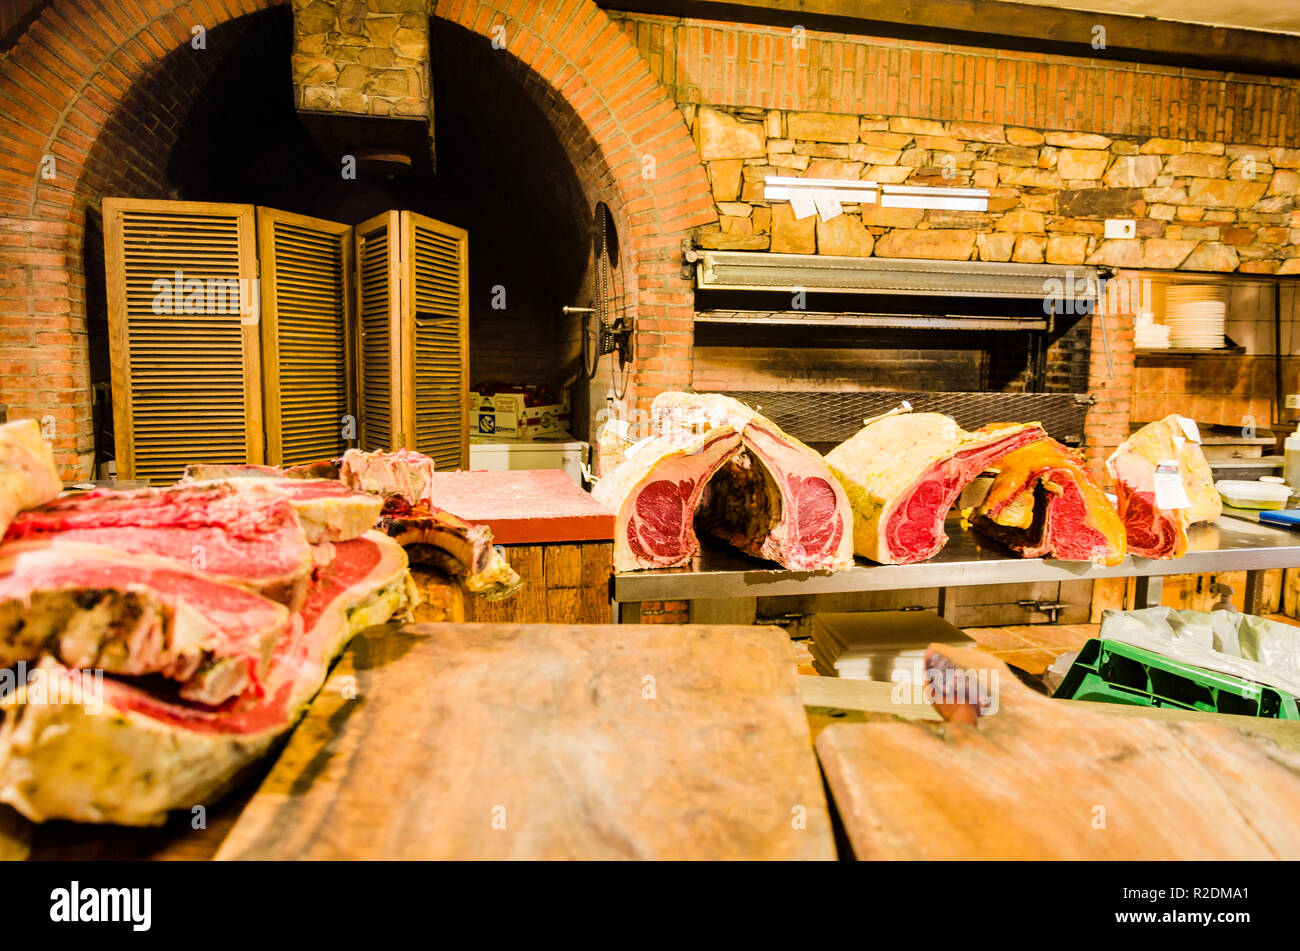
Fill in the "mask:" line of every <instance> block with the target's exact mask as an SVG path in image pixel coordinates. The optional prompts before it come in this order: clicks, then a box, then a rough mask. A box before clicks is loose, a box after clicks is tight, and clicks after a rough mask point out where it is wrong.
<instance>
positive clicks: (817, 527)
mask: <svg viewBox="0 0 1300 951" xmlns="http://www.w3.org/2000/svg"><path fill="white" fill-rule="evenodd" d="M651 414H652V416H653V418H654V421H655V426H656V428H657V429H658V431H659V433H660V434H661V435H671V434H673V433H675V432H682V431H685V432H707V431H709V430H710V429H712V428H714V427H716V426H729V427H730V428H732V429H734V430H736V431H737V432H739V433H740V434H741V445H742V449H741V451H740V452H737V453H736V454H734V455H733V456H731V457H730V458H728V459H727V460H726V461H725V462H724V463H723V465H722V467H721V468H720V469H718V471H717V473H716V474H715V475H714V476H713V478H712V479H710V480H709V483H708V485H707V486H706V488H705V490H704V498H703V502H702V505H701V508H700V512H699V525H700V526H702V527H703V528H705V529H707V530H708V531H709V533H710V534H713V535H716V536H717V537H719V538H721V539H723V540H724V541H726V542H728V543H729V544H731V545H734V546H735V547H737V548H739V549H740V550H741V551H744V552H746V553H748V554H750V555H753V556H755V557H757V558H769V559H771V560H772V561H775V562H776V563H777V564H779V565H781V566H782V567H783V568H788V569H791V570H793V571H817V570H830V571H834V570H837V569H841V568H852V567H853V510H852V509H851V508H850V507H849V500H848V497H847V496H846V495H845V494H844V489H843V487H842V486H841V485H840V483H839V481H838V480H837V479H836V478H835V477H834V476H833V475H831V471H830V468H829V467H828V466H827V465H826V460H825V459H823V458H822V456H821V454H820V453H818V452H815V451H814V450H812V449H809V448H808V447H807V446H805V445H804V444H803V443H801V442H800V441H799V440H797V439H795V438H794V437H793V436H790V435H787V434H786V433H784V432H782V431H781V429H780V428H779V427H778V426H777V425H776V424H775V423H773V422H772V421H771V420H770V419H767V418H766V417H764V416H761V415H760V414H759V413H757V412H755V411H754V410H752V409H750V408H749V407H748V406H746V405H745V404H743V403H741V402H740V401H738V400H734V399H732V398H731V397H729V396H721V395H717V394H696V393H661V394H660V395H659V396H657V397H655V401H654V404H653V406H652V407H651Z"/></svg>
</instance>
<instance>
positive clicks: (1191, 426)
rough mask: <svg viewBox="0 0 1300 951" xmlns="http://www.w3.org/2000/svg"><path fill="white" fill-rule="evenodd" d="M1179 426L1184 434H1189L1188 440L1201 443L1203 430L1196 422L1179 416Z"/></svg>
mask: <svg viewBox="0 0 1300 951" xmlns="http://www.w3.org/2000/svg"><path fill="white" fill-rule="evenodd" d="M1178 425H1179V426H1181V427H1183V432H1184V433H1186V434H1187V438H1188V439H1190V440H1191V441H1192V442H1196V443H1199V442H1200V441H1201V430H1200V429H1199V428H1198V427H1197V425H1196V420H1194V419H1188V418H1187V417H1186V416H1179V417H1178Z"/></svg>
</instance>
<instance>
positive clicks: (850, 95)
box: [617, 14, 1300, 147]
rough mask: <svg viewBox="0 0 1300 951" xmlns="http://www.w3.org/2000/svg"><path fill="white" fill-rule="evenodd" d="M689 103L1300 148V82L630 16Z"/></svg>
mask: <svg viewBox="0 0 1300 951" xmlns="http://www.w3.org/2000/svg"><path fill="white" fill-rule="evenodd" d="M617 16H618V17H619V19H620V21H621V24H622V26H623V29H624V30H626V31H627V33H628V35H629V36H631V37H633V38H634V40H635V42H636V46H637V49H639V50H640V51H641V55H642V56H644V57H645V59H646V61H647V62H648V63H649V64H650V66H651V69H653V70H654V72H655V74H656V75H657V76H659V77H660V78H661V79H662V80H663V82H664V84H665V85H666V86H667V87H668V89H669V92H670V93H671V94H672V95H673V97H674V98H675V99H676V100H677V101H678V102H679V103H698V104H702V105H729V106H759V107H763V108H770V109H797V110H801V111H806V112H838V113H858V114H862V113H868V114H873V115H890V116H912V117H916V118H925V119H941V120H963V121H970V122H996V123H1000V124H1005V125H1016V126H1027V127H1031V128H1036V129H1060V130H1066V131H1080V132H1097V133H1101V134H1103V135H1139V136H1142V135H1146V136H1159V137H1168V138H1181V139H1201V140H1213V141H1218V142H1253V143H1256V144H1259V145H1279V146H1289V147H1294V146H1296V145H1300V80H1295V79H1273V78H1267V77H1260V76H1245V75H1236V74H1232V75H1225V74H1222V73H1214V72H1208V71H1205V70H1193V69H1180V68H1177V67H1170V66H1156V65H1150V64H1145V63H1144V64H1140V65H1139V64H1125V63H1116V62H1113V61H1105V62H1101V61H1097V60H1091V59H1086V58H1083V57H1068V56H1049V55H1046V54H1041V53H1022V52H1016V51H1014V50H986V49H973V48H967V47H960V46H948V45H942V44H936V43H919V42H913V41H907V40H893V39H887V38H882V37H872V36H847V35H844V34H835V33H819V32H814V31H811V30H810V31H807V33H806V34H804V35H803V37H802V42H803V48H802V49H799V48H797V47H796V46H795V45H794V43H793V42H792V41H793V40H794V39H795V34H794V33H793V32H792V30H791V29H789V28H784V27H775V26H756V25H752V24H739V23H719V22H713V21H705V20H681V19H674V18H669V17H651V16H645V15H642V14H618V15H617Z"/></svg>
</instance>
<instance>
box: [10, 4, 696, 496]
mask: <svg viewBox="0 0 1300 951" xmlns="http://www.w3.org/2000/svg"><path fill="white" fill-rule="evenodd" d="M277 5H279V4H275V3H271V2H268V0H221V2H218V0H187V2H177V0H105V2H96V0H54V2H53V3H52V4H51V5H50V6H49V7H48V8H46V9H45V10H43V11H42V13H41V16H40V17H39V19H38V20H37V21H36V22H35V23H34V24H33V25H32V26H31V27H30V28H29V29H28V30H27V31H26V32H25V33H24V34H23V35H22V37H21V38H20V39H19V40H18V42H17V44H16V46H15V47H14V49H13V50H12V52H11V53H10V54H9V55H8V56H7V57H6V58H5V59H4V60H3V61H0V314H2V315H3V316H4V326H3V336H0V401H2V402H5V403H7V404H9V406H10V415H11V416H12V417H14V418H20V417H37V418H44V417H50V418H52V419H53V421H54V424H55V438H54V446H55V451H56V454H57V458H58V461H59V464H60V465H61V467H62V468H63V471H64V474H65V475H66V476H68V477H85V476H87V475H88V474H89V465H90V461H91V455H92V449H93V436H92V433H91V424H90V418H91V406H90V397H89V371H88V358H87V352H86V327H85V320H86V302H85V275H84V274H83V265H82V263H81V261H82V241H83V231H82V228H83V223H84V220H85V216H86V213H87V210H88V209H90V210H93V209H95V208H97V207H98V205H99V203H100V201H101V200H102V198H103V197H104V196H106V195H124V196H131V197H166V187H167V180H166V171H165V170H166V161H167V158H168V156H169V154H170V152H171V148H170V146H171V144H172V143H173V142H174V140H175V136H176V133H177V131H178V130H179V129H180V128H181V127H182V125H183V122H184V118H185V116H186V115H187V114H188V112H189V107H190V105H191V103H190V102H189V101H188V100H187V97H188V96H190V95H192V94H193V92H194V91H195V90H197V89H200V88H202V86H201V83H196V82H195V81H194V80H195V77H193V76H190V75H187V74H186V72H185V69H184V67H183V66H178V65H177V62H178V61H177V60H175V59H169V58H168V57H169V54H171V53H173V52H174V51H176V50H178V49H184V48H186V47H187V44H188V43H189V40H190V36H191V33H190V30H191V27H192V26H193V25H195V24H199V25H202V26H204V27H206V28H207V29H208V30H210V31H211V30H214V28H216V27H219V26H220V25H221V24H223V23H225V22H227V21H230V20H235V19H237V18H239V17H241V16H244V15H247V14H251V13H255V12H257V11H259V10H262V9H264V8H266V7H268V6H277ZM431 10H432V12H433V13H434V14H435V15H436V16H438V17H441V18H443V19H446V20H449V21H452V22H455V23H459V24H460V25H462V26H464V27H465V28H466V29H469V30H472V31H473V32H476V33H478V34H480V35H488V36H490V35H491V32H492V30H493V28H494V27H498V26H500V27H504V28H505V29H506V37H507V43H506V50H507V51H508V53H509V55H510V57H511V59H510V62H511V63H512V64H513V70H514V72H515V74H516V76H517V77H518V79H519V81H520V82H521V83H523V84H524V86H525V88H526V89H527V91H528V92H529V94H530V95H532V96H533V97H534V99H535V100H536V101H538V102H539V103H543V104H544V105H545V107H546V110H547V111H548V113H549V114H550V115H551V116H552V120H553V124H554V127H555V131H556V134H557V137H558V138H559V139H560V141H561V142H562V143H563V144H564V146H565V148H566V151H567V152H568V154H569V156H570V157H571V159H572V161H573V163H574V166H575V168H576V169H578V170H579V172H580V175H581V176H582V178H583V184H584V186H585V188H586V190H587V192H588V196H589V198H591V199H592V200H593V203H594V200H595V199H596V198H600V199H603V200H605V201H607V202H608V203H609V204H610V206H611V210H612V211H613V213H614V216H615V220H616V222H617V223H618V225H619V232H620V235H621V236H622V241H623V249H624V267H625V268H626V271H627V273H628V275H629V278H630V279H629V280H628V282H627V284H628V287H627V303H628V306H629V307H631V308H633V309H634V311H635V313H636V314H637V316H638V320H639V323H638V350H639V353H640V354H641V356H642V358H643V360H642V364H641V373H640V374H639V378H638V380H637V381H636V383H637V389H636V391H635V395H636V397H637V398H638V399H641V400H645V399H649V398H651V397H653V395H654V394H655V393H657V392H658V391H659V390H661V389H663V388H666V387H675V386H682V385H685V384H686V383H687V382H688V381H689V379H690V336H691V333H690V331H691V320H692V317H693V305H692V297H691V290H690V285H689V283H688V282H686V281H684V280H683V279H682V278H681V276H680V270H679V267H680V265H679V252H680V245H681V240H682V238H683V237H684V236H685V234H686V233H687V232H688V231H689V229H690V228H692V227H695V226H698V225H701V224H705V223H708V222H711V221H713V220H715V217H716V212H715V211H714V208H713V200H712V197H711V195H710V194H709V188H708V181H707V179H706V177H705V174H704V170H703V167H702V166H701V164H700V162H699V159H698V157H697V154H696V152H695V149H694V146H693V145H692V143H691V139H690V137H689V134H688V131H687V129H686V125H685V122H684V120H683V118H682V115H681V113H680V111H678V109H677V108H676V106H675V105H674V103H673V102H672V100H671V99H669V97H668V96H667V95H666V93H665V92H664V90H663V88H662V86H661V85H660V84H659V83H658V82H657V80H656V79H655V77H654V76H653V75H652V74H651V72H650V71H649V69H648V68H647V66H646V65H645V63H644V61H643V60H642V59H641V58H640V57H639V56H638V55H637V52H636V50H635V48H634V47H633V46H632V44H631V43H630V42H629V40H628V38H627V37H626V35H625V34H624V33H623V32H622V31H621V30H620V29H619V28H618V27H617V26H615V25H614V23H613V22H612V21H611V20H610V19H609V17H608V16H607V15H606V14H605V13H603V12H602V11H601V10H599V9H598V8H597V7H596V6H595V4H594V3H592V2H591V0H526V2H523V3H513V4H510V5H507V4H504V3H502V4H499V5H498V4H492V3H483V2H478V0H435V2H434V3H433V4H431ZM191 59H193V60H195V61H196V63H201V62H202V60H201V59H199V58H197V57H194V58H191ZM180 62H181V63H183V62H184V59H182V60H180ZM164 64H165V66H164ZM164 68H165V69H167V70H174V71H175V72H174V73H171V74H165V80H166V81H164V82H157V83H154V84H153V85H152V87H151V88H154V89H156V90H157V91H158V93H159V94H160V95H167V96H170V97H173V99H172V101H157V102H150V103H143V104H141V103H139V102H136V103H134V104H133V107H132V108H131V109H130V110H129V111H128V110H125V109H124V108H123V106H124V104H125V103H126V102H128V100H129V97H130V95H131V93H132V91H133V90H134V89H135V88H136V87H137V85H138V84H139V83H141V81H142V80H148V79H149V78H150V77H155V76H157V75H158V72H159V70H160V69H164ZM197 68H201V67H197ZM521 145H522V144H521ZM47 154H49V155H53V156H55V161H56V175H55V177H54V178H53V179H52V180H50V179H43V178H42V177H41V174H40V172H41V167H42V166H41V163H42V158H43V156H45V155H47ZM96 156H102V160H96V158H95V157H96ZM647 156H650V157H652V158H653V160H654V161H653V168H654V174H653V175H652V176H648V175H646V174H645V169H646V163H645V159H646V157H647Z"/></svg>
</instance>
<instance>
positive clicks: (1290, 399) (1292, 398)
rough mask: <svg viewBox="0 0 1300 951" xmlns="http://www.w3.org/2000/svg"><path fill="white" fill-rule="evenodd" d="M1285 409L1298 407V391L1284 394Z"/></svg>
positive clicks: (1299, 400)
mask: <svg viewBox="0 0 1300 951" xmlns="http://www.w3.org/2000/svg"><path fill="white" fill-rule="evenodd" d="M1286 408H1287V409H1300V393H1288V394H1287V395H1286Z"/></svg>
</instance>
